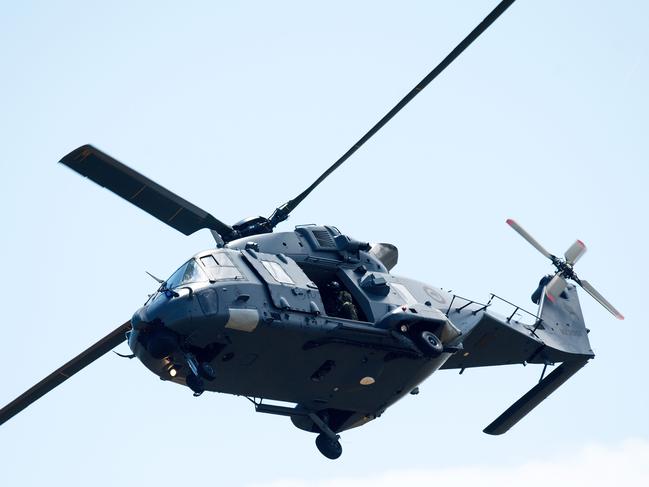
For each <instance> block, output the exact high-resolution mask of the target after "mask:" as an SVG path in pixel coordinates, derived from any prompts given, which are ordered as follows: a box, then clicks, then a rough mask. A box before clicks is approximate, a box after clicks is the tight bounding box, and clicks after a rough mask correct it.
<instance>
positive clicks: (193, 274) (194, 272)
mask: <svg viewBox="0 0 649 487" xmlns="http://www.w3.org/2000/svg"><path fill="white" fill-rule="evenodd" d="M207 280H208V279H207V275H205V272H203V270H202V269H201V268H200V266H199V265H198V263H197V262H196V261H195V260H194V259H192V260H190V261H188V262H185V263H184V264H183V265H181V266H180V269H178V270H177V271H176V272H174V273H173V274H172V275H171V277H170V278H169V279H167V282H166V284H167V288H168V289H173V288H175V287H178V286H180V285H182V284H187V283H190V282H202V281H207Z"/></svg>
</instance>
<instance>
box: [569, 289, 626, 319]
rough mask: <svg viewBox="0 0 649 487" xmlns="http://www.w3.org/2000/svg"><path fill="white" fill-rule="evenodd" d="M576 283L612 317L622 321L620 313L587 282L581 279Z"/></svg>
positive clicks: (622, 317)
mask: <svg viewBox="0 0 649 487" xmlns="http://www.w3.org/2000/svg"><path fill="white" fill-rule="evenodd" d="M577 283H578V284H579V285H580V286H581V287H582V288H584V291H586V292H587V293H588V294H590V295H591V296H592V297H593V298H595V301H597V302H598V303H599V304H601V305H602V306H604V307H605V308H606V309H607V310H608V311H609V312H610V313H611V314H612V315H613V316H615V317H616V318H617V319H618V320H623V319H624V316H623V315H622V313H620V312H619V311H618V310H616V309H615V307H614V306H613V305H612V304H611V303H609V302H608V301H607V300H606V298H605V297H604V296H602V295H601V294H600V293H599V292H598V291H597V289H595V288H594V287H593V286H591V285H590V283H589V282H588V281H585V280H583V279H580V280H579V281H577Z"/></svg>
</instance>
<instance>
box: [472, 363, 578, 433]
mask: <svg viewBox="0 0 649 487" xmlns="http://www.w3.org/2000/svg"><path fill="white" fill-rule="evenodd" d="M586 362H588V359H585V360H575V361H570V362H564V363H562V364H561V365H560V366H559V367H557V369H555V370H554V371H553V372H552V373H551V374H550V375H548V376H547V377H546V378H545V379H543V380H542V381H541V382H539V383H538V384H537V385H535V386H534V387H533V388H532V389H530V391H529V392H528V393H527V394H525V395H524V396H523V397H521V398H520V399H519V400H518V401H516V402H515V403H514V404H512V405H511V406H510V407H509V409H507V411H505V412H504V413H502V414H501V415H500V416H498V418H496V420H495V421H494V422H493V423H491V424H490V425H489V426H487V427H486V428H485V429H484V430H483V431H484V432H485V433H487V434H489V435H502V434H503V433H505V432H507V431H508V430H509V429H510V428H511V427H512V426H514V425H515V424H516V423H518V422H519V421H520V420H521V419H523V418H524V417H525V415H526V414H527V413H529V412H530V411H531V410H532V409H534V408H535V407H536V406H538V405H539V404H541V402H543V400H544V399H545V398H546V397H548V396H549V395H550V394H552V393H553V392H554V391H556V390H557V389H558V388H559V387H560V386H561V385H562V384H563V383H564V382H566V381H567V380H568V379H570V377H572V376H573V375H575V374H576V373H577V371H578V370H579V369H581V368H582V367H583V366H584V365H586Z"/></svg>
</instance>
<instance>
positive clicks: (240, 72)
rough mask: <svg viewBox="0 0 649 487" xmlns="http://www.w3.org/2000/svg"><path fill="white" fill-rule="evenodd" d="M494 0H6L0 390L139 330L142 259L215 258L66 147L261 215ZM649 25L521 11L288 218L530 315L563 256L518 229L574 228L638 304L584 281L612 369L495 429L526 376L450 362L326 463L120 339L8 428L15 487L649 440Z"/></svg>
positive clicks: (1, 81)
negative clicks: (137, 357)
mask: <svg viewBox="0 0 649 487" xmlns="http://www.w3.org/2000/svg"><path fill="white" fill-rule="evenodd" d="M495 3H496V2H493V1H489V2H486V1H477V0H472V1H463V2H450V1H449V2H427V1H419V2H417V1H403V2H398V3H397V2H376V1H372V2H369V1H365V2H353V3H352V2H337V1H330V2H320V3H314V2H309V3H306V2H245V3H243V2H242V3H235V2H171V1H167V2H143V1H142V2H111V4H110V5H109V3H106V2H81V1H79V2H56V3H55V2H4V5H3V6H2V14H1V15H0V59H1V60H2V75H1V76H0V113H1V116H0V164H2V166H1V167H2V178H0V204H1V205H2V208H3V209H4V215H5V219H4V224H3V238H2V239H0V259H2V268H3V270H4V271H5V275H6V277H5V279H2V280H0V295H1V296H2V303H3V319H2V324H1V325H0V327H1V329H2V340H0V353H1V354H2V357H3V359H4V363H5V366H4V375H3V378H2V382H1V384H2V386H1V387H0V403H2V404H4V403H6V402H8V401H9V400H11V399H12V398H14V397H15V396H17V395H18V394H20V393H22V392H23V391H24V390H25V389H26V388H28V387H29V386H31V385H32V384H34V383H35V382H37V381H38V380H40V379H41V378H42V377H43V376H44V375H46V374H48V373H49V372H51V371H52V370H53V369H55V368H56V367H58V366H59V365H61V364H62V363H63V362H65V361H66V360H68V359H69V358H70V357H72V356H74V355H76V354H77V353H79V352H80V351H81V350H83V349H84V348H85V347H87V346H88V345H89V344H91V343H92V342H93V341H95V340H96V339H97V338H99V337H101V336H103V335H104V334H105V333H107V332H108V331H110V330H112V329H114V328H115V327H116V326H117V325H118V324H120V323H122V322H124V321H125V320H127V319H128V318H130V316H131V314H132V313H133V311H134V310H135V309H136V308H137V307H138V306H140V305H141V303H142V302H143V301H144V300H145V298H146V295H147V293H148V292H151V290H152V289H154V288H155V283H154V282H153V281H152V280H151V279H150V278H149V277H147V276H146V274H145V273H144V271H145V270H148V271H150V272H152V273H154V274H157V275H168V274H170V273H171V272H172V271H173V270H174V269H175V268H176V267H177V266H178V265H179V264H180V263H182V261H183V260H184V259H186V258H187V257H188V256H190V255H191V254H193V253H195V252H196V251H198V250H201V249H203V248H208V247H210V246H212V245H213V241H212V239H211V236H210V235H209V233H208V232H206V231H204V232H199V233H198V234H196V235H193V236H191V237H184V236H183V235H182V234H180V233H178V232H176V231H174V230H173V229H171V228H168V227H166V226H165V225H163V224H161V223H160V222H158V221H157V220H155V219H154V218H152V217H150V216H148V215H146V214H145V213H143V212H142V211H140V210H138V209H137V208H135V207H131V206H130V205H128V204H127V203H125V202H124V201H122V200H121V199H119V198H118V197H116V196H114V195H113V194H111V193H109V192H108V191H106V190H103V189H102V188H100V187H98V186H96V185H94V184H92V183H90V182H89V181H86V180H84V179H83V178H81V177H79V176H78V175H76V174H74V173H73V172H71V171H69V170H68V169H67V168H65V167H63V166H61V165H59V164H56V161H57V160H58V159H60V158H61V157H62V156H63V155H65V154H66V153H67V152H69V151H70V150H72V149H74V148H76V147H77V146H79V145H81V144H84V143H92V144H95V145H96V146H98V147H100V148H102V149H103V150H105V151H106V152H108V153H109V154H112V155H114V156H115V157H117V158H118V159H120V160H122V161H123V162H125V163H127V164H129V165H131V166H132V167H134V168H135V169H137V170H138V171H140V172H142V173H144V174H146V175H147V176H149V177H151V178H153V179H154V180H156V181H157V182H159V183H161V184H163V185H165V186H167V187H169V188H170V189H172V190H173V191H175V192H177V193H178V194H180V195H182V196H184V197H186V198H187V199H190V200H191V201H193V202H194V203H196V204H197V205H199V206H201V207H203V208H205V209H207V210H208V211H211V212H212V213H213V214H214V215H215V216H217V217H218V218H220V219H221V220H223V221H226V222H230V223H233V222H235V221H237V220H239V219H241V218H243V217H246V216H249V215H257V214H260V213H261V214H263V215H266V216H267V215H269V214H270V213H271V212H272V210H273V209H274V208H275V207H276V206H277V205H278V204H280V203H283V202H284V201H286V200H287V199H289V198H291V197H293V196H295V195H296V194H297V193H299V192H300V191H301V190H302V189H303V188H304V187H305V186H307V185H308V184H309V183H310V182H311V181H312V180H313V179H315V178H316V177H317V176H318V175H319V174H320V172H322V171H323V170H324V169H325V168H326V167H327V166H328V165H329V164H331V163H332V162H333V161H334V160H335V159H336V158H337V157H338V156H340V155H341V154H342V153H343V152H344V151H346V150H347V149H348V148H349V146H350V145H351V144H353V143H354V142H355V141H356V140H357V139H358V138H359V137H360V136H361V135H362V134H363V133H364V132H365V131H366V130H367V129H368V128H369V127H370V126H371V125H372V124H374V123H375V122H376V121H377V120H378V119H379V118H380V117H381V116H382V115H383V114H384V113H385V112H386V111H387V110H388V109H389V108H390V107H391V106H393V105H394V103H396V101H398V99H400V97H401V96H403V95H404V94H405V93H406V92H407V91H409V90H410V89H411V88H412V87H413V86H414V85H415V84H416V83H417V82H418V81H419V80H420V79H421V78H422V77H423V76H424V75H425V74H426V73H427V72H428V71H429V70H430V69H431V68H432V67H433V66H434V65H435V64H437V62H439V60H441V58H442V57H443V56H445V55H446V54H447V53H448V51H450V50H451V49H452V48H453V47H454V46H455V44H456V43H457V42H458V41H459V40H461V39H462V38H463V37H464V36H465V35H466V34H467V33H468V32H469V31H470V30H471V29H472V28H473V27H474V26H475V25H476V24H477V23H478V22H479V21H480V20H482V18H483V17H484V16H485V15H486V14H487V13H488V12H489V10H490V9H491V8H493V6H494V5H495ZM648 24H649V8H648V7H647V4H646V2H641V1H630V0H629V1H620V2H604V1H596V2H593V1H585V0H584V1H577V0H574V1H567V2H566V1H558V0H553V1H544V2H538V1H537V2H533V1H530V0H520V1H519V2H517V3H516V4H514V6H513V7H511V8H510V10H509V11H508V12H506V13H505V14H504V16H503V17H502V18H501V19H500V20H498V21H497V22H496V24H494V26H493V27H492V28H491V29H490V30H489V31H488V32H487V33H486V34H485V35H484V36H483V37H482V38H480V39H479V40H478V41H477V42H476V43H475V44H474V45H473V46H471V47H470V48H469V50H468V51H467V52H465V53H464V54H463V55H462V56H461V57H460V58H459V59H458V60H457V61H456V63H454V64H453V65H452V66H451V68H449V69H448V70H447V71H446V72H445V73H444V74H443V75H442V76H441V77H440V78H438V79H437V80H436V81H435V82H434V83H433V84H431V85H430V86H429V87H428V88H427V89H426V91H425V92H423V93H422V94H421V95H420V96H419V97H418V98H417V99H416V100H414V101H413V102H412V103H411V105H409V106H408V107H407V108H406V109H405V110H404V111H403V112H401V113H400V114H399V115H398V116H397V118H396V119H394V120H393V121H392V122H391V123H390V124H389V125H388V126H387V127H385V128H384V129H383V130H382V131H381V132H380V133H379V135H378V136H376V137H375V138H374V139H372V141H371V142H369V143H368V144H367V145H366V146H365V147H363V148H362V149H361V150H360V151H359V152H358V153H357V154H356V155H355V156H354V157H353V158H352V159H350V160H349V161H348V163H347V164H346V165H345V166H343V167H342V168H341V169H339V170H338V172H336V173H335V174H334V175H333V176H332V177H331V178H330V179H328V180H327V182H326V183H324V184H323V185H322V186H321V187H319V188H318V190H317V191H316V192H315V193H313V194H312V195H311V196H310V197H309V199H308V200H306V201H305V202H304V203H303V204H302V205H301V206H300V207H299V209H298V210H296V211H295V212H294V213H293V214H292V217H291V219H290V221H289V222H287V223H284V224H283V225H282V227H281V228H282V229H291V228H292V226H293V225H295V224H299V223H312V222H316V223H323V224H334V225H336V226H338V227H339V228H340V229H341V230H342V231H343V232H346V233H349V234H351V235H353V236H355V237H357V238H359V239H362V240H369V241H387V242H392V243H394V244H396V245H397V246H398V247H399V249H400V255H401V258H400V262H399V265H398V266H397V267H396V269H395V272H396V273H398V274H401V275H406V276H410V277H413V278H417V279H420V280H423V281H426V282H430V283H431V284H434V285H438V286H442V287H444V288H450V289H453V290H454V291H456V292H458V293H459V294H461V295H464V296H469V297H472V298H474V299H476V300H483V299H487V298H488V293H489V292H495V293H497V294H499V295H501V296H503V297H505V298H507V299H509V300H511V301H514V302H517V303H520V304H522V305H524V306H527V307H529V308H530V309H533V308H534V306H533V305H532V304H531V303H530V302H529V294H530V293H531V292H532V291H533V289H534V287H535V284H536V282H537V281H538V279H539V277H541V276H542V275H543V274H544V273H546V272H549V271H550V265H549V263H547V262H545V261H544V260H543V258H542V257H541V256H540V254H537V253H536V252H535V251H534V249H533V248H532V247H530V246H529V245H527V244H526V243H525V242H524V241H523V240H522V239H521V238H520V237H519V236H517V235H516V234H515V233H514V232H513V231H511V230H510V229H509V228H508V227H507V225H505V223H504V221H505V219H506V218H508V217H513V218H516V219H517V220H518V221H519V222H520V223H522V224H523V225H524V226H525V227H526V228H527V229H528V230H529V231H530V232H531V233H532V234H534V235H535V236H536V237H537V238H538V239H539V240H540V241H541V242H542V243H543V244H544V245H545V246H546V247H547V248H549V249H550V250H551V251H554V252H555V253H560V252H563V250H565V248H567V246H568V245H570V243H572V242H573V241H574V239H575V238H580V239H582V240H584V241H585V242H586V244H587V245H588V246H589V252H588V254H587V255H586V256H585V257H584V258H583V259H582V260H581V261H580V262H579V264H578V271H579V272H580V275H582V277H584V276H585V277H587V278H588V280H589V281H590V282H591V283H593V284H594V285H595V286H596V287H597V288H598V289H599V290H600V291H601V292H602V293H603V294H604V295H605V296H606V297H607V298H609V299H610V300H611V301H612V302H613V304H615V305H616V306H617V307H618V308H619V309H620V310H621V311H622V312H623V313H624V314H625V315H626V316H627V319H626V320H625V321H624V322H618V321H617V320H615V319H614V318H613V317H612V316H610V315H609V314H608V313H607V312H606V311H605V310H604V309H603V308H601V307H600V306H599V305H597V304H596V303H595V302H594V301H593V300H591V299H590V298H589V297H588V296H586V295H584V294H582V306H583V309H584V314H585V316H586V321H587V324H588V326H589V327H590V328H591V330H592V333H591V335H590V338H591V343H592V346H593V349H594V350H595V353H596V354H597V358H596V359H595V360H594V361H593V362H592V363H591V364H589V365H588V366H587V367H586V368H584V369H583V370H582V371H581V372H579V374H577V375H576V376H575V377H574V378H573V379H572V380H571V381H570V382H569V383H568V384H566V385H565V386H564V387H562V388H561V389H560V390H559V391H558V392H557V393H555V394H554V395H553V396H552V397H551V398H550V399H549V400H548V401H546V402H545V403H544V404H543V405H542V406H541V407H539V408H538V409H537V410H535V411H534V412H533V413H532V414H531V415H529V416H528V417H527V418H525V420H524V421H523V422H521V423H520V424H519V425H518V426H516V427H515V428H514V429H513V430H512V431H510V432H509V433H508V434H507V435H505V436H502V437H495V438H494V437H489V436H486V435H484V434H483V433H482V432H481V430H482V428H483V427H484V426H486V425H487V424H488V423H489V422H491V420H493V419H494V418H495V417H496V416H497V415H498V414H500V413H501V412H502V411H503V410H504V409H505V408H506V407H508V406H509V405H510V404H511V403H512V402H513V401H514V400H516V399H517V398H518V397H519V396H520V395H521V394H523V393H524V392H525V391H527V390H528V389H529V388H530V387H531V386H532V385H533V384H534V383H535V382H536V380H537V379H538V374H539V373H540V369H538V368H537V367H526V368H523V367H522V366H515V367H509V368H494V369H483V370H468V371H466V372H465V374H464V375H462V376H458V375H457V373H456V372H440V373H439V374H436V375H434V376H433V377H431V378H430V379H429V380H428V381H427V382H426V383H424V384H423V386H422V387H421V394H420V395H419V396H417V397H411V398H407V399H405V400H403V401H402V402H400V403H398V404H397V405H395V406H394V407H393V408H391V409H389V410H388V411H387V413H386V414H385V415H384V416H383V417H382V418H380V419H379V420H378V421H375V422H373V423H371V424H369V425H368V426H366V427H363V428H360V429H357V430H353V431H350V432H347V433H346V434H344V436H343V446H344V454H343V457H342V458H341V460H339V461H337V462H330V461H327V460H325V459H324V458H322V457H321V456H320V454H319V453H318V452H317V451H316V449H315V447H314V445H313V436H312V435H309V434H307V433H304V432H302V431H299V430H297V429H295V428H294V427H293V426H292V424H291V423H290V421H289V420H287V419H285V418H279V417H268V416H262V415H257V414H255V413H253V411H252V408H251V406H250V404H249V403H248V402H247V401H245V399H242V398H235V397H230V396H224V395H216V394H205V395H203V396H202V397H200V398H199V399H195V398H193V397H192V396H191V393H190V392H189V391H188V390H185V389H181V388H179V387H177V386H175V385H173V384H169V383H162V382H161V381H160V380H158V379H157V378H156V377H155V376H154V375H152V374H151V373H150V372H148V371H147V370H146V369H145V368H144V367H143V366H142V365H141V364H139V363H138V362H136V361H127V360H122V359H119V358H117V357H115V356H113V355H112V354H111V355H107V356H105V357H104V358H102V359H100V360H99V361H97V362H96V363H95V364H93V365H92V366H90V367H88V368H87V369H86V370H85V371H83V372H82V373H80V374H79V375H77V376H75V377H74V378H73V379H71V380H70V381H68V382H67V383H66V384H64V385H63V386H61V387H60V388H58V389H56V391H55V392H53V393H51V394H49V395H48V396H47V397H46V398H44V399H42V400H40V401H39V402H38V403H37V404H35V405H33V406H32V407H30V408H29V409H28V410H26V411H25V412H24V413H23V414H21V415H19V416H17V417H15V418H14V419H12V420H11V421H9V422H8V423H6V424H5V425H3V426H2V427H1V428H0V485H3V486H9V485H11V486H14V485H46V484H47V485H65V486H69V485H87V483H88V481H89V479H91V478H92V479H93V484H94V485H101V486H104V485H105V486H111V485H118V484H119V485H136V484H141V483H142V482H146V483H147V484H153V483H160V482H163V483H165V484H170V485H171V484H177V483H179V482H182V483H183V485H233V486H234V485H247V484H251V483H260V482H264V481H269V482H270V481H276V480H278V479H282V478H286V477H296V478H299V479H307V480H309V479H318V480H320V481H323V480H327V479H332V478H333V479H335V478H338V477H341V476H356V477H363V476H366V475H369V474H376V473H377V472H378V473H380V472H382V471H384V470H387V469H397V470H399V469H425V468H440V467H458V468H460V469H461V468H462V467H464V466H467V465H474V466H476V465H477V466H480V465H491V466H499V467H508V466H512V465H517V464H520V463H521V462H524V461H527V460H529V459H530V458H535V459H537V458H546V457H548V456H549V455H559V456H561V455H562V454H563V453H564V452H565V453H566V454H568V455H569V454H571V452H574V451H577V450H580V449H581V448H584V447H586V446H588V445H592V444H598V445H605V446H608V445H616V444H619V442H621V441H624V440H626V439H630V438H636V439H638V438H639V439H644V440H645V441H647V440H649V419H648V415H647V411H649V392H648V388H647V387H646V384H647V379H646V376H647V363H646V358H645V356H646V344H647V343H648V342H649V331H648V327H647V321H648V320H647V310H646V308H645V306H644V305H645V303H646V282H645V281H646V276H647V274H648V272H649V260H648V258H647V254H646V250H645V249H646V248H647V246H648V245H649V234H648V232H647V217H646V214H647V213H646V212H647V207H648V203H649V196H647V189H646V188H647V185H648V184H649V171H648V169H647V163H648V162H649V145H648V143H647V137H646V132H647V127H648V118H649V115H648V113H649V96H648V95H647V86H648V82H649V60H648V56H649V32H648V31H647V25H648ZM125 348H126V347H125V346H123V347H122V348H121V350H122V351H124V349H125ZM459 480H460V481H461V478H460V479H459Z"/></svg>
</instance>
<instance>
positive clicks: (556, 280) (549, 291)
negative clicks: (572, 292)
mask: <svg viewBox="0 0 649 487" xmlns="http://www.w3.org/2000/svg"><path fill="white" fill-rule="evenodd" d="M567 285H568V283H567V282H566V280H565V279H564V278H563V277H562V276H561V274H555V275H554V277H553V278H552V280H551V281H550V282H549V283H548V285H547V286H546V287H545V295H546V296H547V297H548V299H549V300H550V301H552V302H553V303H554V301H555V300H556V299H557V298H558V297H559V295H560V294H561V293H562V292H563V291H564V290H565V289H566V286H567Z"/></svg>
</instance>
